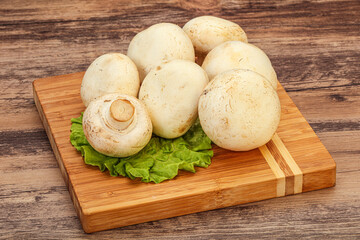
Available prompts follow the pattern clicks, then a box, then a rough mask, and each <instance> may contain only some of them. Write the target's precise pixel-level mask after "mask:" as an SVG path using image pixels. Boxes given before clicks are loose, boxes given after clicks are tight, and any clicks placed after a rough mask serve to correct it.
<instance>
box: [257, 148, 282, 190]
mask: <svg viewBox="0 0 360 240" xmlns="http://www.w3.org/2000/svg"><path fill="white" fill-rule="evenodd" d="M259 150H260V152H261V154H262V155H263V156H264V158H265V160H266V162H267V163H268V164H269V166H270V168H271V170H272V171H273V173H274V175H275V177H276V178H277V186H276V196H277V197H282V196H285V174H284V172H283V171H282V170H281V168H280V167H279V165H278V164H277V162H276V160H275V159H274V157H273V155H271V153H270V151H269V149H268V148H267V146H266V145H264V146H261V147H259Z"/></svg>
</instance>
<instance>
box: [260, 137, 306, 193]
mask: <svg viewBox="0 0 360 240" xmlns="http://www.w3.org/2000/svg"><path fill="white" fill-rule="evenodd" d="M259 150H260V152H261V153H262V155H263V156H264V158H265V159H266V161H267V162H268V164H269V166H270V168H271V169H272V170H273V172H274V174H275V176H276V178H278V179H279V176H280V175H279V173H278V172H279V169H280V171H281V172H282V174H283V175H284V177H285V178H284V179H285V180H284V186H283V185H282V184H280V186H279V182H278V191H279V188H281V189H282V188H284V190H283V191H284V192H285V193H284V195H289V194H296V193H301V192H302V185H303V174H302V171H301V169H300V168H299V166H298V165H297V164H296V162H295V160H294V159H293V157H292V156H291V154H290V153H289V151H288V149H287V148H286V147H285V145H284V143H283V142H282V141H281V139H280V137H279V135H278V134H277V133H275V134H274V136H273V138H272V139H271V140H270V141H269V142H268V143H267V144H266V145H265V146H262V147H260V148H259ZM274 162H275V163H274ZM274 166H276V167H274ZM281 191H282V190H281ZM278 193H279V192H278Z"/></svg>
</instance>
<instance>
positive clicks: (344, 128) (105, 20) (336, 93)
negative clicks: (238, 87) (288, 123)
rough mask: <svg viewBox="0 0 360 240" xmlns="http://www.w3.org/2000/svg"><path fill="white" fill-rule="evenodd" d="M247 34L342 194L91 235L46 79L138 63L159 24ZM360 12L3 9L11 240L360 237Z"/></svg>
mask: <svg viewBox="0 0 360 240" xmlns="http://www.w3.org/2000/svg"><path fill="white" fill-rule="evenodd" d="M205 14H207V15H215V16H222V17H224V18H226V19H229V20H232V21H234V22H236V23H238V24H240V25H241V26H242V27H243V29H244V30H245V31H246V33H247V35H248V38H249V42H251V43H253V44H255V45H257V46H258V47H260V48H262V49H263V50H264V51H265V52H266V53H267V54H268V56H269V57H270V59H271V61H272V63H273V66H274V68H275V70H276V72H277V74H278V78H279V80H280V82H281V83H282V85H283V86H284V87H285V89H286V90H287V91H288V93H289V95H290V97H291V98H292V99H293V101H294V102H295V104H296V105H297V106H298V108H299V109H300V111H301V112H302V113H303V115H304V116H305V118H306V119H307V120H308V121H309V123H310V124H311V126H312V127H313V129H314V130H315V132H316V133H317V134H318V136H319V137H320V139H321V141H322V142H323V144H324V145H325V147H326V148H327V149H328V150H329V152H330V153H331V155H332V156H333V158H334V159H335V161H336V163H337V185H336V186H335V187H334V188H330V189H324V190H319V191H314V192H309V193H303V194H299V195H293V196H288V197H284V198H278V199H271V200H266V201H261V202H255V203H250V204H245V205H239V206H234V207H229V208H224V209H218V210H213V211H208V212H201V213H197V214H191V215H186V216H182V217H176V218H171V219H165V220H161V221H156V222H148V223H143V224H138V225H133V226H128V227H123V228H119V229H114V230H108V231H103V232H98V233H93V234H86V233H84V232H83V230H82V228H81V225H80V221H79V219H78V217H77V215H76V213H75V210H74V207H73V205H72V202H71V200H70V196H69V193H68V190H67V188H66V186H65V183H64V181H63V179H62V176H61V173H60V170H59V168H58V166H57V162H56V160H55V157H54V155H53V152H52V149H51V147H50V144H49V141H48V138H47V136H46V134H45V131H44V129H43V126H42V124H41V121H40V118H39V115H38V112H37V110H36V108H35V105H34V100H33V95H32V86H31V83H32V82H33V80H35V79H37V78H42V77H47V76H55V75H61V74H67V73H74V72H79V71H84V70H86V68H87V67H88V65H89V64H90V63H91V62H92V61H93V60H94V59H95V58H96V57H98V56H99V55H101V54H104V53H107V52H122V53H126V50H127V46H128V44H129V42H130V40H131V38H132V37H133V36H134V35H135V34H136V33H137V32H139V31H141V30H142V29H144V28H146V27H148V26H150V25H152V24H155V23H159V22H173V23H177V24H179V25H180V26H182V25H183V24H184V23H185V22H186V21H188V20H189V19H191V18H193V17H196V16H199V15H205ZM359 16H360V1H358V0H353V1H321V0H320V1H313V2H309V1H296V0H291V1H277V2H275V1H265V0H264V1H242V2H241V3H239V2H238V1H217V0H208V1H204V0H197V1H128V2H125V1H115V0H114V1H74V0H71V1H70V0H66V1H35V0H33V1H14V0H1V4H0V44H1V45H0V80H1V88H0V89H1V95H0V102H1V104H0V112H1V114H0V238H3V239H13V238H16V239H72V238H73V239H112V238H117V239H118V238H124V239H132V238H134V239H135V238H139V239H195V238H196V239H239V238H244V239H260V238H261V239H267V238H268V239H287V238H293V237H300V238H319V239H359V238H360V86H359V85H360V17H359Z"/></svg>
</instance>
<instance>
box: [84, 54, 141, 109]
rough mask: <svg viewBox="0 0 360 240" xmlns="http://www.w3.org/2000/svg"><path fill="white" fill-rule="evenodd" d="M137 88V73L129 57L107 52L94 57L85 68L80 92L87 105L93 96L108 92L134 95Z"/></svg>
mask: <svg viewBox="0 0 360 240" xmlns="http://www.w3.org/2000/svg"><path fill="white" fill-rule="evenodd" d="M139 88H140V80H139V73H138V70H137V68H136V65H135V64H134V63H133V62H132V61H131V59H130V58H129V57H127V56H125V55H123V54H121V53H108V54H104V55H102V56H100V57H98V58H97V59H95V61H94V62H93V63H91V65H90V66H89V68H88V69H87V70H86V72H85V75H84V77H83V80H82V83H81V90H80V93H81V99H82V101H83V103H84V105H85V106H88V105H89V103H90V102H91V101H92V100H94V99H95V98H97V97H101V96H103V95H105V94H109V93H121V94H126V95H131V96H134V97H136V96H137V94H138V92H139Z"/></svg>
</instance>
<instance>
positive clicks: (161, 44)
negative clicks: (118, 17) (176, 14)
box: [127, 23, 195, 81]
mask: <svg viewBox="0 0 360 240" xmlns="http://www.w3.org/2000/svg"><path fill="white" fill-rule="evenodd" d="M127 55H128V56H129V57H130V58H131V59H132V60H133V61H134V62H135V64H136V66H137V67H138V70H139V74H140V81H143V79H144V78H145V76H146V75H147V74H148V73H149V72H150V71H151V69H153V68H155V67H157V66H159V65H160V64H162V63H166V62H169V61H171V60H174V59H184V60H189V61H193V62H194V61H195V53H194V47H193V45H192V43H191V40H190V38H189V37H188V36H187V35H186V33H185V32H184V31H183V30H182V29H181V28H180V27H179V26H177V25H175V24H172V23H159V24H155V25H153V26H151V27H149V28H147V29H145V30H144V31H142V32H140V33H138V34H136V36H135V37H134V38H133V39H132V40H131V42H130V45H129V48H128V52H127Z"/></svg>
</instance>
